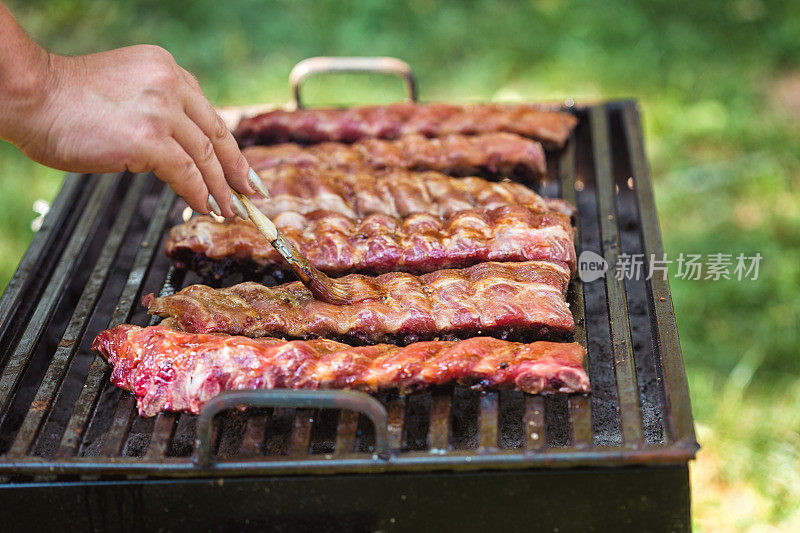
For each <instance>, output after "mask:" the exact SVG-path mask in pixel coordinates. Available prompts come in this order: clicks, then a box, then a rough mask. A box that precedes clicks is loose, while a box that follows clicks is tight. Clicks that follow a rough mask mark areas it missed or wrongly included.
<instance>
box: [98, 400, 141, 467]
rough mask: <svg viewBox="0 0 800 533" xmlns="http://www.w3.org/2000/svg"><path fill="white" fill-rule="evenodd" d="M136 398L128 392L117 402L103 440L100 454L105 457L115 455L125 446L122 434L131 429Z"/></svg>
mask: <svg viewBox="0 0 800 533" xmlns="http://www.w3.org/2000/svg"><path fill="white" fill-rule="evenodd" d="M135 407H136V400H135V399H134V397H133V396H131V395H130V394H125V395H123V396H122V398H120V400H119V403H118V404H117V411H116V413H115V414H114V422H113V423H112V424H111V427H110V428H109V430H108V433H107V434H106V439H105V441H104V442H103V449H102V455H104V456H106V457H117V456H119V455H120V454H121V453H122V448H123V447H124V446H125V439H123V438H122V435H127V434H128V432H129V431H130V429H131V425H132V424H133V419H134V408H135Z"/></svg>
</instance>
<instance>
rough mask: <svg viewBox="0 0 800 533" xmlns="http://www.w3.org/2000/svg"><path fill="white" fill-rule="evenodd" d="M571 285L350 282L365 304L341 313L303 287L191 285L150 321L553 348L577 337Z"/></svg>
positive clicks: (197, 329) (242, 331)
mask: <svg viewBox="0 0 800 533" xmlns="http://www.w3.org/2000/svg"><path fill="white" fill-rule="evenodd" d="M569 279H570V270H569V267H567V266H566V265H564V264H563V263H552V262H543V261H531V262H525V263H480V264H478V265H475V266H472V267H470V268H466V269H463V270H439V271H436V272H431V273H430V274H424V275H422V276H414V275H411V274H406V273H399V272H392V273H389V274H383V275H381V276H378V277H375V278H371V277H366V276H359V275H357V274H351V275H349V276H345V277H343V278H339V282H341V283H343V284H346V285H347V286H348V287H349V291H350V293H351V294H352V295H355V296H354V297H357V298H359V300H358V301H355V300H354V303H352V304H348V305H341V306H337V305H331V304H327V303H324V302H321V301H319V300H315V299H314V297H313V296H312V295H311V292H310V291H309V290H308V289H307V288H306V287H305V286H304V285H303V284H302V283H300V282H299V281H298V282H292V283H287V284H284V285H278V286H276V287H266V286H264V285H261V284H259V283H254V282H247V283H240V284H239V285H235V286H233V287H229V288H225V289H212V288H210V287H207V286H205V285H192V286H190V287H187V288H185V289H183V290H182V291H180V292H178V293H176V294H173V295H170V296H163V297H160V298H156V297H154V296H153V295H152V294H149V295H147V296H145V298H144V299H143V303H144V305H145V307H147V308H148V309H149V312H150V314H153V315H158V316H161V317H169V321H168V322H166V324H168V325H171V326H173V327H176V328H177V329H181V330H183V331H188V332H191V333H228V334H231V335H246V336H248V337H267V336H275V335H277V336H280V335H288V336H291V337H295V338H312V337H334V338H337V339H344V340H348V341H355V342H361V343H374V342H393V343H396V344H397V343H401V344H408V343H410V342H415V341H417V340H420V339H432V338H436V337H445V338H450V337H455V338H458V337H459V336H464V335H475V334H481V333H484V334H489V335H498V336H505V337H506V338H508V337H509V336H510V335H512V334H513V336H514V337H516V336H517V335H525V338H537V339H550V338H563V337H564V336H565V335H566V334H568V333H572V332H573V331H574V322H573V318H572V314H571V313H570V310H569V307H568V306H567V303H566V300H565V295H566V291H567V285H568V283H569ZM378 295H380V296H378ZM351 300H352V298H351Z"/></svg>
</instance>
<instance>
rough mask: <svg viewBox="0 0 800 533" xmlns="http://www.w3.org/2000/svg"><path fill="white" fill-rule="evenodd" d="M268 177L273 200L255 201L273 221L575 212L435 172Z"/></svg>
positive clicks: (512, 187) (503, 185) (298, 172)
mask: <svg viewBox="0 0 800 533" xmlns="http://www.w3.org/2000/svg"><path fill="white" fill-rule="evenodd" d="M262 178H263V180H264V183H265V185H266V186H267V189H269V192H270V196H271V197H270V199H269V200H266V199H264V198H262V197H260V196H258V197H254V198H253V201H254V202H255V203H256V204H257V205H258V207H259V208H260V209H261V210H262V211H263V212H264V214H266V215H267V216H268V217H270V218H272V217H274V216H276V215H277V214H279V213H283V212H285V211H294V212H296V213H301V214H305V213H309V212H311V211H316V210H319V209H323V210H326V211H335V212H337V213H341V214H343V215H345V216H347V217H349V218H353V219H358V218H364V217H365V216H367V215H370V214H372V213H382V214H385V215H390V216H392V217H395V218H403V217H407V216H409V215H413V214H414V213H429V214H431V215H437V216H448V215H450V214H453V213H455V212H456V211H463V210H465V209H472V208H474V207H482V208H486V209H493V208H496V207H500V206H504V205H522V206H524V207H527V208H529V209H533V210H535V211H547V210H555V211H560V212H562V213H566V214H568V215H571V214H573V213H574V212H575V208H574V207H572V206H571V205H570V204H569V203H567V202H565V201H564V200H561V199H558V198H554V199H551V198H542V197H541V196H539V195H538V194H536V193H535V192H534V191H532V190H531V189H530V188H528V187H526V186H524V185H522V184H519V183H514V182H512V181H503V182H499V183H495V182H491V181H487V180H484V179H481V178H477V177H467V178H454V177H452V176H447V175H445V174H442V173H440V172H433V171H430V172H411V171H408V170H393V171H389V172H382V173H376V172H374V171H372V172H368V173H364V172H361V173H348V172H340V171H333V170H332V171H323V172H314V171H309V170H306V169H303V168H300V167H287V168H283V169H281V171H280V172H277V173H272V172H269V173H264V174H262Z"/></svg>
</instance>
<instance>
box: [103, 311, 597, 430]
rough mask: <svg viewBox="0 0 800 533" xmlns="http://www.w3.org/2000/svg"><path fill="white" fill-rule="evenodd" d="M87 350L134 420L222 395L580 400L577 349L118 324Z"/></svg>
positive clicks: (584, 380) (483, 340)
mask: <svg viewBox="0 0 800 533" xmlns="http://www.w3.org/2000/svg"><path fill="white" fill-rule="evenodd" d="M92 349H93V350H94V351H95V352H97V353H98V354H100V355H101V357H103V358H104V359H106V360H107V361H108V362H109V363H110V364H111V365H113V367H114V370H113V373H112V374H111V381H112V382H113V383H114V384H115V385H117V386H118V387H121V388H122V389H125V390H127V391H129V392H132V393H133V394H134V395H135V396H136V400H137V404H138V408H139V413H140V414H141V415H142V416H148V417H149V416H154V415H156V414H157V413H159V412H161V411H183V412H188V413H199V412H200V409H201V408H202V407H203V405H204V404H205V403H206V402H207V401H208V400H210V399H211V398H213V397H214V396H216V395H217V394H219V393H220V392H223V391H226V390H237V389H273V388H289V389H326V388H330V389H357V390H363V391H367V392H376V391H381V390H386V389H399V390H400V391H401V392H407V391H412V390H418V389H422V388H425V387H430V386H436V385H443V384H446V383H451V382H456V383H460V384H463V385H473V384H474V385H476V386H477V387H478V388H481V389H495V388H497V389H502V388H517V389H519V390H522V391H524V392H528V393H532V394H547V393H554V392H563V393H588V392H589V388H590V387H589V378H588V376H587V374H586V371H585V370H584V368H583V359H584V356H585V351H584V349H583V348H582V347H581V346H580V345H579V344H577V343H552V342H534V343H531V344H518V343H513V342H508V341H502V340H499V339H494V338H490V337H474V338H471V339H467V340H462V341H457V342H448V341H431V342H418V343H415V344H412V345H410V346H407V347H404V348H401V347H398V346H392V345H387V344H379V345H376V346H362V347H352V346H348V345H346V344H341V343H338V342H335V341H332V340H327V339H315V340H309V341H284V340H280V339H275V338H261V339H250V338H247V337H234V336H228V335H206V334H195V333H184V332H179V331H175V330H173V329H170V328H167V327H165V326H150V327H146V328H142V327H139V326H132V325H128V324H122V325H119V326H116V327H114V328H112V329H109V330H106V331H103V332H101V333H100V334H99V335H98V336H97V338H96V339H95V341H94V343H93V344H92Z"/></svg>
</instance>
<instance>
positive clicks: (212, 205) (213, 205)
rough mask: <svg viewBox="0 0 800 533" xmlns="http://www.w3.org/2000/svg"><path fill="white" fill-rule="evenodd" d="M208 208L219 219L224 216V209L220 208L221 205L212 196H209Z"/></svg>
mask: <svg viewBox="0 0 800 533" xmlns="http://www.w3.org/2000/svg"><path fill="white" fill-rule="evenodd" d="M208 208H209V209H210V210H211V212H212V213H214V214H215V215H217V216H218V217H221V216H222V209H220V208H219V204H218V203H217V201H216V200H215V199H214V197H213V196H211V195H210V194H209V195H208Z"/></svg>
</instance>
